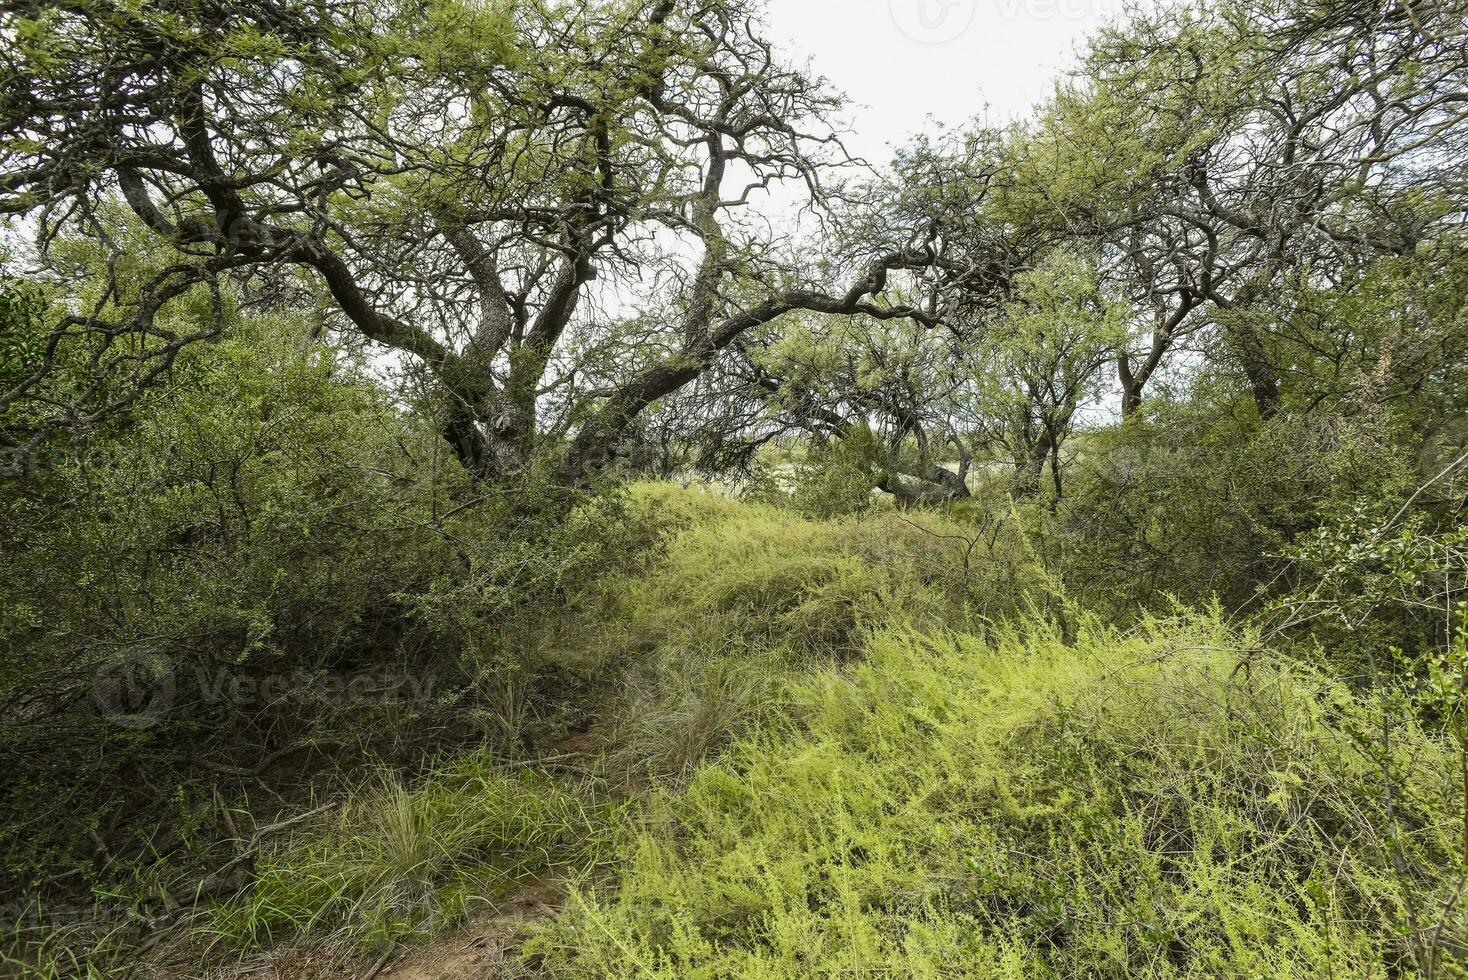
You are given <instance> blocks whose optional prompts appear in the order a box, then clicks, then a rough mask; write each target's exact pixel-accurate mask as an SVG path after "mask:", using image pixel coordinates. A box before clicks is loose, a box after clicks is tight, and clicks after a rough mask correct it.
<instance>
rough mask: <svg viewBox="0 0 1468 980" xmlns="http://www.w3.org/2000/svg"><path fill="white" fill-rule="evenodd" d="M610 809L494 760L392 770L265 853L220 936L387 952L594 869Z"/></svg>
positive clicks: (219, 922)
mask: <svg viewBox="0 0 1468 980" xmlns="http://www.w3.org/2000/svg"><path fill="white" fill-rule="evenodd" d="M613 820H614V812H613V811H612V810H611V809H610V808H608V807H607V806H605V805H601V804H593V803H591V802H589V801H588V797H587V796H586V795H582V794H581V793H575V792H571V791H569V790H568V789H567V788H566V787H564V786H563V785H560V784H558V783H556V782H555V781H554V780H552V779H551V778H550V777H549V776H547V775H545V774H543V773H540V772H536V771H533V770H530V769H503V768H499V767H497V766H496V765H495V764H494V761H493V760H492V759H491V758H490V757H489V756H488V755H487V754H475V755H470V756H467V757H464V758H461V759H459V760H457V761H456V762H454V763H453V764H452V765H450V766H447V767H446V768H444V769H441V770H440V771H438V772H436V773H434V774H433V775H432V776H430V777H429V778H427V779H426V780H424V781H423V782H422V783H421V784H419V785H417V786H413V787H409V786H407V785H405V784H404V783H402V782H401V781H400V780H399V778H398V777H397V776H395V775H393V774H385V775H384V776H383V777H382V780H381V782H380V784H379V785H378V786H376V787H366V788H364V789H363V790H362V791H360V792H358V793H356V794H354V796H353V799H352V801H351V802H350V803H348V804H347V805H346V806H345V807H344V808H343V809H341V811H340V812H339V813H337V814H336V815H335V816H334V817H333V818H332V819H331V820H330V821H329V822H325V823H323V824H322V825H320V826H318V827H317V828H315V829H314V830H311V831H308V832H306V833H304V834H301V835H299V836H298V837H296V838H295V839H294V840H291V841H289V842H287V843H285V844H282V845H281V846H279V847H277V848H275V849H273V850H271V851H269V852H267V853H266V854H265V855H263V856H262V858H261V859H260V861H259V864H258V866H257V869H256V872H255V875H254V878H253V887H252V888H250V889H249V890H248V891H247V892H245V893H244V895H243V897H241V898H239V899H237V900H235V901H233V902H231V903H229V904H228V905H226V906H224V907H223V908H221V909H220V910H219V912H218V913H217V916H216V919H215V924H214V926H213V931H214V932H215V933H216V935H217V936H219V937H220V938H223V939H225V940H227V941H228V943H229V944H230V945H231V946H234V947H243V948H253V947H257V946H259V945H262V944H264V943H266V942H267V941H270V940H274V939H280V938H283V937H291V936H296V935H299V934H314V935H316V936H318V937H319V936H321V935H322V934H331V933H333V932H335V933H337V934H338V935H340V936H341V937H342V938H345V939H348V940H350V941H352V942H354V943H357V944H363V945H367V946H388V945H391V944H393V943H396V942H400V941H404V940H408V939H412V938H419V939H422V938H425V937H427V936H429V935H432V934H433V933H435V932H437V931H439V930H441V929H443V928H445V927H446V926H449V925H452V924H453V923H455V922H457V921H459V920H461V919H462V918H463V917H464V916H465V915H466V914H468V913H469V912H470V911H471V910H472V909H473V908H474V907H475V906H476V905H484V906H492V905H493V903H494V902H495V900H496V899H498V898H502V897H503V896H505V895H506V894H507V893H508V892H509V891H510V890H512V889H513V888H514V887H515V885H516V884H518V883H520V882H522V881H524V880H526V879H527V878H529V877H531V876H534V875H537V874H543V873H546V872H547V871H549V870H550V869H551V868H552V867H555V866H558V865H565V864H568V863H576V862H587V861H594V860H595V859H596V856H597V849H598V843H599V841H601V840H603V839H604V838H605V836H606V834H607V833H608V832H609V828H610V827H611V826H612V825H613Z"/></svg>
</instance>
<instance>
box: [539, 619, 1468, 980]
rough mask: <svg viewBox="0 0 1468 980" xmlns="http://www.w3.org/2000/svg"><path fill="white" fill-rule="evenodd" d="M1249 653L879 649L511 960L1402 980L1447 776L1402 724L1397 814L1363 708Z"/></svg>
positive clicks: (1441, 880)
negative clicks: (614, 878) (1411, 906)
mask: <svg viewBox="0 0 1468 980" xmlns="http://www.w3.org/2000/svg"><path fill="white" fill-rule="evenodd" d="M1246 648H1247V647H1246V644H1245V643H1244V642H1242V641H1240V640H1239V639H1238V638H1236V637H1234V636H1232V635H1231V634H1229V633H1228V632H1227V631H1225V630H1223V629H1222V628H1220V627H1219V626H1218V625H1216V624H1215V623H1213V622H1210V621H1206V620H1205V621H1199V622H1192V623H1182V624H1149V625H1148V627H1147V628H1146V629H1145V630H1143V631H1141V632H1139V633H1137V634H1135V635H1131V636H1124V635H1121V634H1118V633H1116V632H1113V631H1109V630H1104V629H1099V628H1095V627H1088V628H1086V629H1085V630H1083V631H1082V633H1081V635H1080V636H1079V638H1078V641H1077V642H1076V643H1075V644H1074V645H1067V644H1064V643H1062V642H1061V641H1060V640H1059V639H1058V638H1056V637H1055V636H1053V635H1050V634H1048V633H1047V632H1046V631H1045V630H1043V629H1039V630H1036V631H1032V632H1031V634H1030V635H1029V636H1028V637H1024V636H1021V635H1020V634H1018V633H1009V634H1007V635H1006V636H1005V637H1003V638H1002V639H1001V640H1000V641H999V642H998V644H997V645H996V646H993V647H990V646H987V645H985V644H983V643H981V642H979V641H977V640H974V639H971V638H967V637H963V636H942V635H940V636H924V635H921V634H914V633H909V632H905V631H898V632H891V633H886V634H883V635H881V636H879V637H878V638H877V639H876V640H875V641H874V642H873V644H872V646H871V648H870V650H869V657H868V660H866V661H865V662H863V663H861V664H859V665H857V666H855V667H852V668H850V669H848V670H846V671H841V672H834V671H833V672H829V673H823V674H821V675H819V676H817V677H815V678H814V679H812V680H810V681H808V682H806V683H804V684H802V685H800V686H799V687H798V689H797V691H796V694H795V697H796V699H797V700H798V701H799V702H800V705H801V707H800V709H799V711H798V713H797V718H798V719H799V723H798V724H794V723H792V724H787V725H782V726H777V727H776V730H774V731H770V732H768V733H766V734H763V735H758V736H753V737H750V738H748V739H746V740H744V741H743V742H741V743H740V744H739V745H738V746H737V747H735V748H734V749H733V750H731V751H730V752H729V753H727V754H726V755H725V757H724V758H723V760H722V761H720V762H718V763H716V764H713V765H709V766H706V767H705V768H703V769H701V770H700V771H699V772H698V774H697V775H696V776H695V777H694V778H693V779H692V780H691V782H690V783H689V784H688V787H687V789H686V791H684V792H682V793H680V794H668V795H663V796H661V797H659V798H658V799H657V800H656V801H655V802H654V804H653V808H652V813H651V815H650V817H649V826H648V829H647V830H645V831H644V832H642V833H641V834H640V835H638V837H637V838H636V840H635V841H633V842H632V843H630V844H629V845H628V846H627V848H626V851H625V862H626V867H625V870H624V872H623V873H622V874H621V877H620V881H619V883H618V887H617V889H616V890H615V891H602V890H597V889H591V890H584V891H581V892H579V893H577V894H576V895H575V896H573V900H572V903H571V905H570V907H569V909H568V911H567V912H566V913H565V914H564V915H563V916H562V918H561V919H560V920H559V921H558V922H557V923H556V924H555V925H554V926H552V927H551V928H550V929H548V930H547V931H546V932H545V933H544V934H543V935H541V936H539V937H537V938H536V939H535V940H534V942H533V944H532V946H531V947H530V951H531V952H532V953H533V955H535V956H536V957H537V958H538V959H539V961H540V962H541V964H542V965H543V967H544V968H545V969H547V970H548V972H549V973H550V974H551V975H553V976H565V977H575V976H585V977H592V976H597V977H633V976H636V977H653V976H667V977H694V978H696V977H732V976H738V977H772V978H773V977H780V978H790V977H815V976H845V975H851V974H853V973H863V972H869V971H874V970H880V971H883V972H897V973H901V974H902V975H904V976H919V977H953V976H974V977H981V976H982V977H991V976H1015V977H1021V976H1024V977H1029V976H1080V975H1086V976H1117V977H1122V976H1220V975H1232V976H1239V975H1249V976H1281V977H1287V976H1301V975H1310V976H1326V975H1330V974H1331V973H1332V972H1335V973H1336V974H1341V973H1342V972H1350V973H1353V974H1354V973H1364V974H1368V975H1371V974H1383V973H1390V972H1393V971H1395V970H1397V969H1399V968H1401V967H1402V966H1403V965H1404V964H1409V963H1410V962H1411V960H1410V956H1411V952H1410V951H1409V949H1408V948H1407V944H1406V943H1404V942H1403V940H1402V938H1401V936H1402V933H1401V931H1400V930H1401V928H1402V925H1403V922H1404V916H1405V914H1406V907H1407V903H1408V901H1409V900H1410V901H1412V902H1415V903H1417V905H1416V907H1417V908H1418V909H1419V911H1421V912H1422V913H1423V914H1425V915H1429V916H1432V915H1436V914H1437V913H1438V912H1439V910H1441V909H1442V908H1443V907H1444V905H1446V904H1449V899H1450V897H1451V888H1452V885H1451V882H1452V879H1453V878H1454V876H1455V875H1456V874H1457V873H1458V871H1459V870H1460V869H1459V864H1460V859H1459V858H1458V857H1457V855H1456V852H1455V849H1454V840H1455V834H1456V830H1457V827H1456V821H1454V820H1452V819H1449V814H1450V813H1451V812H1452V804H1451V801H1450V800H1451V798H1450V797H1449V796H1448V795H1447V794H1448V792H1449V791H1450V790H1451V788H1452V784H1453V763H1452V760H1451V758H1450V757H1449V756H1448V755H1447V754H1446V753H1445V752H1444V751H1443V749H1442V748H1441V747H1440V746H1439V745H1438V744H1437V743H1435V742H1434V741H1432V740H1430V739H1429V738H1427V737H1426V736H1424V735H1423V734H1422V733H1421V732H1420V731H1418V730H1416V729H1415V728H1412V727H1410V726H1408V727H1407V728H1405V729H1403V730H1401V731H1400V732H1399V733H1398V735H1397V738H1396V741H1395V742H1394V745H1395V747H1394V748H1393V749H1392V752H1393V754H1394V758H1395V759H1396V761H1397V763H1398V764H1399V765H1404V766H1405V768H1404V769H1403V770H1401V771H1402V772H1403V778H1404V779H1405V780H1406V783H1405V785H1404V786H1403V787H1402V791H1401V794H1400V796H1399V797H1398V799H1397V803H1396V809H1395V810H1394V811H1390V812H1389V811H1388V809H1387V807H1386V805H1385V803H1384V802H1383V800H1382V798H1381V796H1380V793H1379V785H1378V782H1379V779H1380V774H1379V771H1378V770H1377V768H1376V765H1375V762H1374V760H1373V759H1372V758H1370V757H1369V756H1368V755H1367V754H1365V753H1363V751H1362V750H1361V748H1360V746H1359V745H1358V742H1357V738H1358V735H1360V734H1362V733H1365V732H1367V731H1369V730H1370V728H1371V726H1372V725H1373V724H1374V722H1373V713H1374V711H1375V710H1376V708H1375V706H1374V704H1373V703H1372V702H1371V701H1370V699H1367V700H1358V699H1357V698H1356V697H1355V696H1354V695H1352V694H1351V693H1350V692H1348V691H1347V690H1345V689H1343V688H1342V687H1340V686H1339V685H1336V684H1334V683H1332V682H1330V681H1329V680H1327V679H1325V678H1323V677H1320V676H1318V675H1315V674H1312V673H1310V672H1309V671H1306V670H1303V669H1301V668H1298V667H1294V666H1290V665H1288V664H1285V663H1279V662H1275V661H1271V660H1267V659H1261V658H1259V657H1257V656H1253V657H1252V658H1251V660H1250V665H1249V667H1248V669H1244V666H1243V662H1242V660H1241V658H1243V657H1245V656H1249V655H1247V654H1245V653H1244V652H1243V651H1244V650H1245V649H1246ZM1408 763H1410V765H1407V764H1408ZM1389 855H1392V856H1389ZM1393 856H1394V857H1393ZM1394 858H1395V860H1396V864H1394ZM1400 868H1405V869H1407V870H1406V871H1405V873H1403V872H1401V871H1400V870H1398V869H1400ZM1434 921H1435V920H1434ZM1445 921H1446V926H1445V930H1444V933H1443V936H1444V942H1443V945H1444V946H1445V947H1446V948H1458V947H1457V945H1456V944H1457V943H1459V942H1460V941H1461V940H1460V938H1459V937H1461V936H1462V934H1463V932H1462V930H1463V929H1464V927H1465V922H1464V921H1463V917H1462V915H1461V914H1460V913H1457V912H1451V913H1449V914H1447V918H1446V920H1445Z"/></svg>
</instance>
